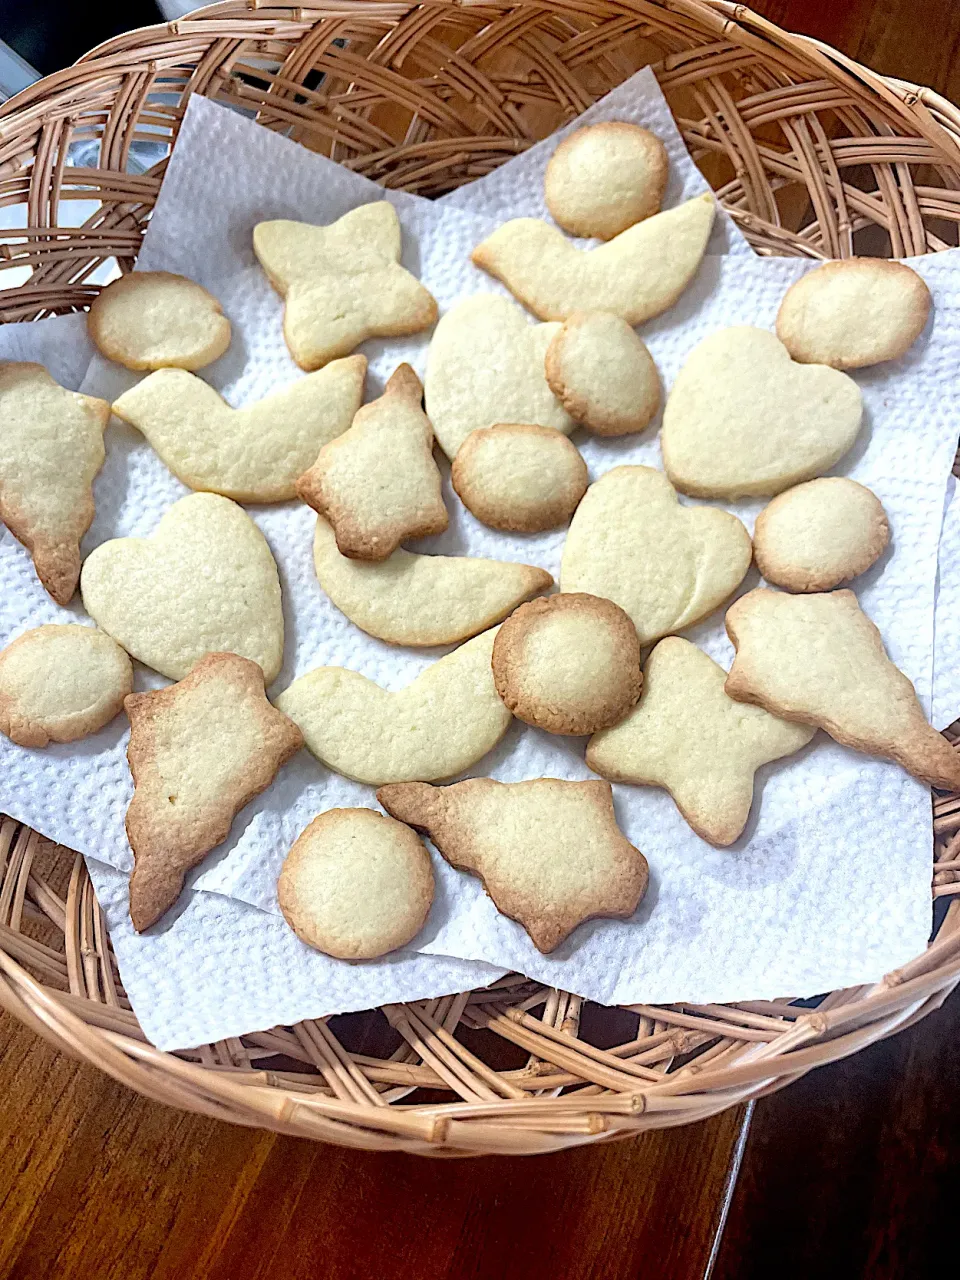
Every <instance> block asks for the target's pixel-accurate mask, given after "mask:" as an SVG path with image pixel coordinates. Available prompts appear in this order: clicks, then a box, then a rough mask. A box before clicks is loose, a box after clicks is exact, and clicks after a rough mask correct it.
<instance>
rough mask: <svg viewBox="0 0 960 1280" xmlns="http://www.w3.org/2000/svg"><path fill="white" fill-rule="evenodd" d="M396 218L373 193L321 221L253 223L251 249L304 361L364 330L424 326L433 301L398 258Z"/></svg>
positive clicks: (333, 350) (340, 349)
mask: <svg viewBox="0 0 960 1280" xmlns="http://www.w3.org/2000/svg"><path fill="white" fill-rule="evenodd" d="M400 247H401V246H400V220H399V219H398V217H397V212H396V210H395V209H394V207H393V205H392V204H389V203H388V202H387V201H386V200H377V201H375V202H374V203H373V204H364V205H361V206H360V207H359V208H358V209H351V211H350V212H349V213H345V214H344V215H343V217H342V218H338V219H337V221H336V222H332V223H331V224H330V225H329V226H326V227H316V226H313V225H312V224H310V223H308V222H291V221H289V220H288V219H284V218H281V219H278V220H277V221H275V222H260V223H258V224H257V225H256V226H255V227H254V229H253V250H254V253H256V255H257V257H258V258H259V259H260V265H261V266H262V267H263V269H264V271H265V272H266V273H267V276H268V278H269V280H270V283H271V284H272V285H273V287H274V288H275V289H276V291H277V292H278V293H279V294H280V296H281V297H282V298H283V299H284V302H285V306H284V311H283V336H284V338H285V339H286V342H287V346H288V347H289V348H290V354H291V355H292V356H293V358H294V360H296V362H297V364H298V365H299V366H300V368H301V369H319V368H320V366H321V365H325V364H326V363H327V362H328V361H330V360H333V359H335V358H336V357H337V356H345V355H349V354H350V352H351V351H353V350H354V348H355V347H358V346H359V345H360V343H361V342H364V341H366V339H367V338H390V337H400V336H402V335H403V334H407V333H419V332H420V330H421V329H428V328H429V327H430V325H432V324H433V323H434V321H435V320H436V318H437V304H436V302H435V301H434V299H433V296H432V295H431V294H430V293H429V292H428V291H427V290H426V289H425V288H424V287H423V285H422V284H421V283H420V281H419V280H418V279H417V278H416V276H412V275H411V274H410V272H409V271H407V270H405V268H403V267H401V265H400Z"/></svg>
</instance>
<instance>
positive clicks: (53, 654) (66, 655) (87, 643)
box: [0, 624, 133, 747]
mask: <svg viewBox="0 0 960 1280" xmlns="http://www.w3.org/2000/svg"><path fill="white" fill-rule="evenodd" d="M132 692H133V664H132V663H131V661H130V659H129V658H128V657H127V655H126V654H125V653H124V651H123V650H122V649H121V648H120V646H119V645H118V644H117V642H116V641H115V640H111V638H110V637H109V636H108V635H106V634H105V633H104V632H103V631H97V630H96V629H95V628H93V627H82V626H78V625H76V624H68V625H66V626H59V625H54V624H49V625H47V626H42V627H34V628H33V629H32V630H31V631H25V632H24V633H23V635H22V636H19V637H18V638H17V639H16V640H14V642H13V643H12V644H9V645H7V647H6V648H5V649H4V650H3V652H2V653H0V733H5V734H6V735H7V737H8V738H10V739H11V741H13V742H16V743H17V745H18V746H21V747H45V746H46V745H47V743H49V742H75V741H76V740H77V739H78V738H85V737H87V735H88V734H91V733H96V731H97V730H98V729H102V728H103V726H104V725H105V724H108V723H109V722H110V721H111V720H112V719H113V717H114V716H115V715H117V713H118V712H119V711H120V710H121V709H122V708H123V700H124V698H125V697H126V696H127V694H128V693H132Z"/></svg>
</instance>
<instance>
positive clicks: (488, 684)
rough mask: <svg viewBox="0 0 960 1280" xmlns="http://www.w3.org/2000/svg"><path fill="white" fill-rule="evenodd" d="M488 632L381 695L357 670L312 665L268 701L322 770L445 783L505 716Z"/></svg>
mask: <svg viewBox="0 0 960 1280" xmlns="http://www.w3.org/2000/svg"><path fill="white" fill-rule="evenodd" d="M495 635H496V629H494V630H491V631H485V632H484V633H483V634H482V635H479V636H476V637H475V638H474V639H473V640H468V641H467V643H466V644H462V645H461V646H460V648H459V649H454V651H453V653H448V654H447V656H446V657H445V658H440V659H439V661H437V662H435V663H434V664H433V665H432V666H430V667H427V669H426V671H424V672H423V673H422V674H421V675H419V676H417V678H416V680H414V681H412V683H410V684H408V685H407V686H406V687H405V688H403V689H398V690H397V691H396V693H388V692H387V690H386V689H381V687H380V686H379V685H378V684H374V682H373V681H372V680H368V679H367V678H366V676H362V675H360V674H359V672H357V671H347V670H346V669H345V668H344V667H317V668H316V669H315V670H313V671H308V672H307V674H306V675H305V676H301V677H300V679H299V680H294V682H293V684H291V685H290V687H289V688H288V689H285V690H284V692H283V693H281V695H280V697H279V698H277V699H276V705H277V706H278V707H279V708H280V710H281V711H282V712H283V713H284V715H288V716H289V717H290V719H291V720H292V721H293V722H294V723H295V724H297V725H299V727H300V729H301V730H302V732H303V736H304V738H305V739H306V744H307V749H308V750H309V751H311V752H313V754H314V755H315V756H316V757H317V759H318V760H319V761H320V762H321V764H325V765H326V766H327V768H328V769H333V770H335V771H336V772H337V773H341V774H343V775H344V777H347V778H353V779H354V780H355V781H356V782H366V783H369V784H370V785H372V786H375V787H378V786H380V785H381V784H382V783H384V782H436V781H437V780H438V779H440V778H452V777H453V776H454V774H457V773H461V772H462V771H463V770H464V769H469V768H470V766H471V765H472V764H476V762H477V761H478V760H479V759H480V758H481V756H484V755H486V753H487V752H488V751H490V750H491V749H492V748H493V747H495V746H496V745H497V743H498V742H499V741H500V739H501V738H502V737H503V735H504V734H505V733H506V731H507V728H508V727H509V724H510V719H511V716H510V712H509V711H508V710H507V708H506V707H505V706H504V705H503V703H502V702H501V701H500V698H499V697H498V696H497V690H496V688H495V687H494V683H493V671H492V670H491V667H490V655H491V652H492V650H493V642H494V637H495Z"/></svg>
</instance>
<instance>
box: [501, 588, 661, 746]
mask: <svg viewBox="0 0 960 1280" xmlns="http://www.w3.org/2000/svg"><path fill="white" fill-rule="evenodd" d="M493 678H494V681H495V682H496V686H497V692H498V693H499V694H500V697H501V698H502V699H503V700H504V702H505V703H506V704H507V706H508V707H509V708H510V710H511V711H512V712H513V714H514V715H515V716H518V717H519V719H521V720H525V721H526V722H527V724H533V725H536V726H537V727H538V728H539V729H546V730H547V732H548V733H562V734H573V735H576V734H584V733H595V732H596V731H597V730H598V729H605V728H607V726H608V725H612V724H616V723H617V721H618V720H622V719H623V717H624V716H625V715H626V714H627V712H628V711H629V710H630V708H631V707H632V706H633V704H634V703H635V702H636V700H637V698H639V696H640V682H641V676H640V641H639V639H638V638H637V632H636V628H635V627H634V625H633V623H632V622H631V621H630V619H629V618H628V617H627V615H626V614H625V613H624V611H623V610H622V609H621V608H619V606H617V605H615V604H614V603H613V601H612V600H601V599H600V598H599V597H598V596H588V595H582V594H571V595H559V596H547V597H545V598H541V599H539V600H531V601H530V602H529V604H522V605H521V606H520V608H519V609H517V611H516V612H515V613H512V614H511V615H510V617H509V618H508V619H507V620H506V622H505V623H504V624H503V625H502V626H501V628H500V631H499V633H498V635H497V638H496V641H495V643H494V646H493Z"/></svg>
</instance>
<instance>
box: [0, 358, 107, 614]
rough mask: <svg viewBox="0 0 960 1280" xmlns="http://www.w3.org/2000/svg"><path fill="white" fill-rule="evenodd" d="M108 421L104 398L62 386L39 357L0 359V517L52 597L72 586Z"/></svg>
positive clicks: (60, 597) (68, 593)
mask: <svg viewBox="0 0 960 1280" xmlns="http://www.w3.org/2000/svg"><path fill="white" fill-rule="evenodd" d="M109 421H110V406H109V405H108V404H107V402H106V400H97V399H95V398H94V397H93V396H82V395H79V394H78V393H77V392H75V391H67V390H66V388H65V387H61V386H60V384H59V383H58V382H55V381H54V380H53V378H51V376H50V374H49V373H48V372H47V371H46V369H45V368H44V367H43V365H42V364H28V363H20V362H18V361H12V360H10V361H5V362H2V363H0V520H2V521H3V523H4V524H5V525H6V526H7V528H8V529H9V530H10V532H11V533H12V534H13V536H14V537H15V538H16V539H17V541H18V542H22V543H23V545H24V546H25V547H26V549H27V550H28V551H29V552H30V555H31V556H32V558H33V565H34V568H35V569H36V571H37V577H38V578H39V579H40V581H41V583H42V584H43V587H44V589H45V590H46V591H47V592H48V593H49V594H50V595H51V596H52V597H53V599H54V600H56V602H57V604H67V602H68V601H69V600H70V598H71V597H72V595H73V593H74V591H76V589H77V580H78V579H79V577H80V539H81V538H82V537H83V535H84V534H85V533H86V532H87V530H88V529H89V528H90V524H91V522H92V521H93V514H94V505H93V481H94V477H95V476H96V474H97V472H98V471H99V470H100V468H101V467H102V466H103V459H104V457H105V453H104V448H103V433H104V431H105V429H106V426H107V423H108V422H109Z"/></svg>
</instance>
